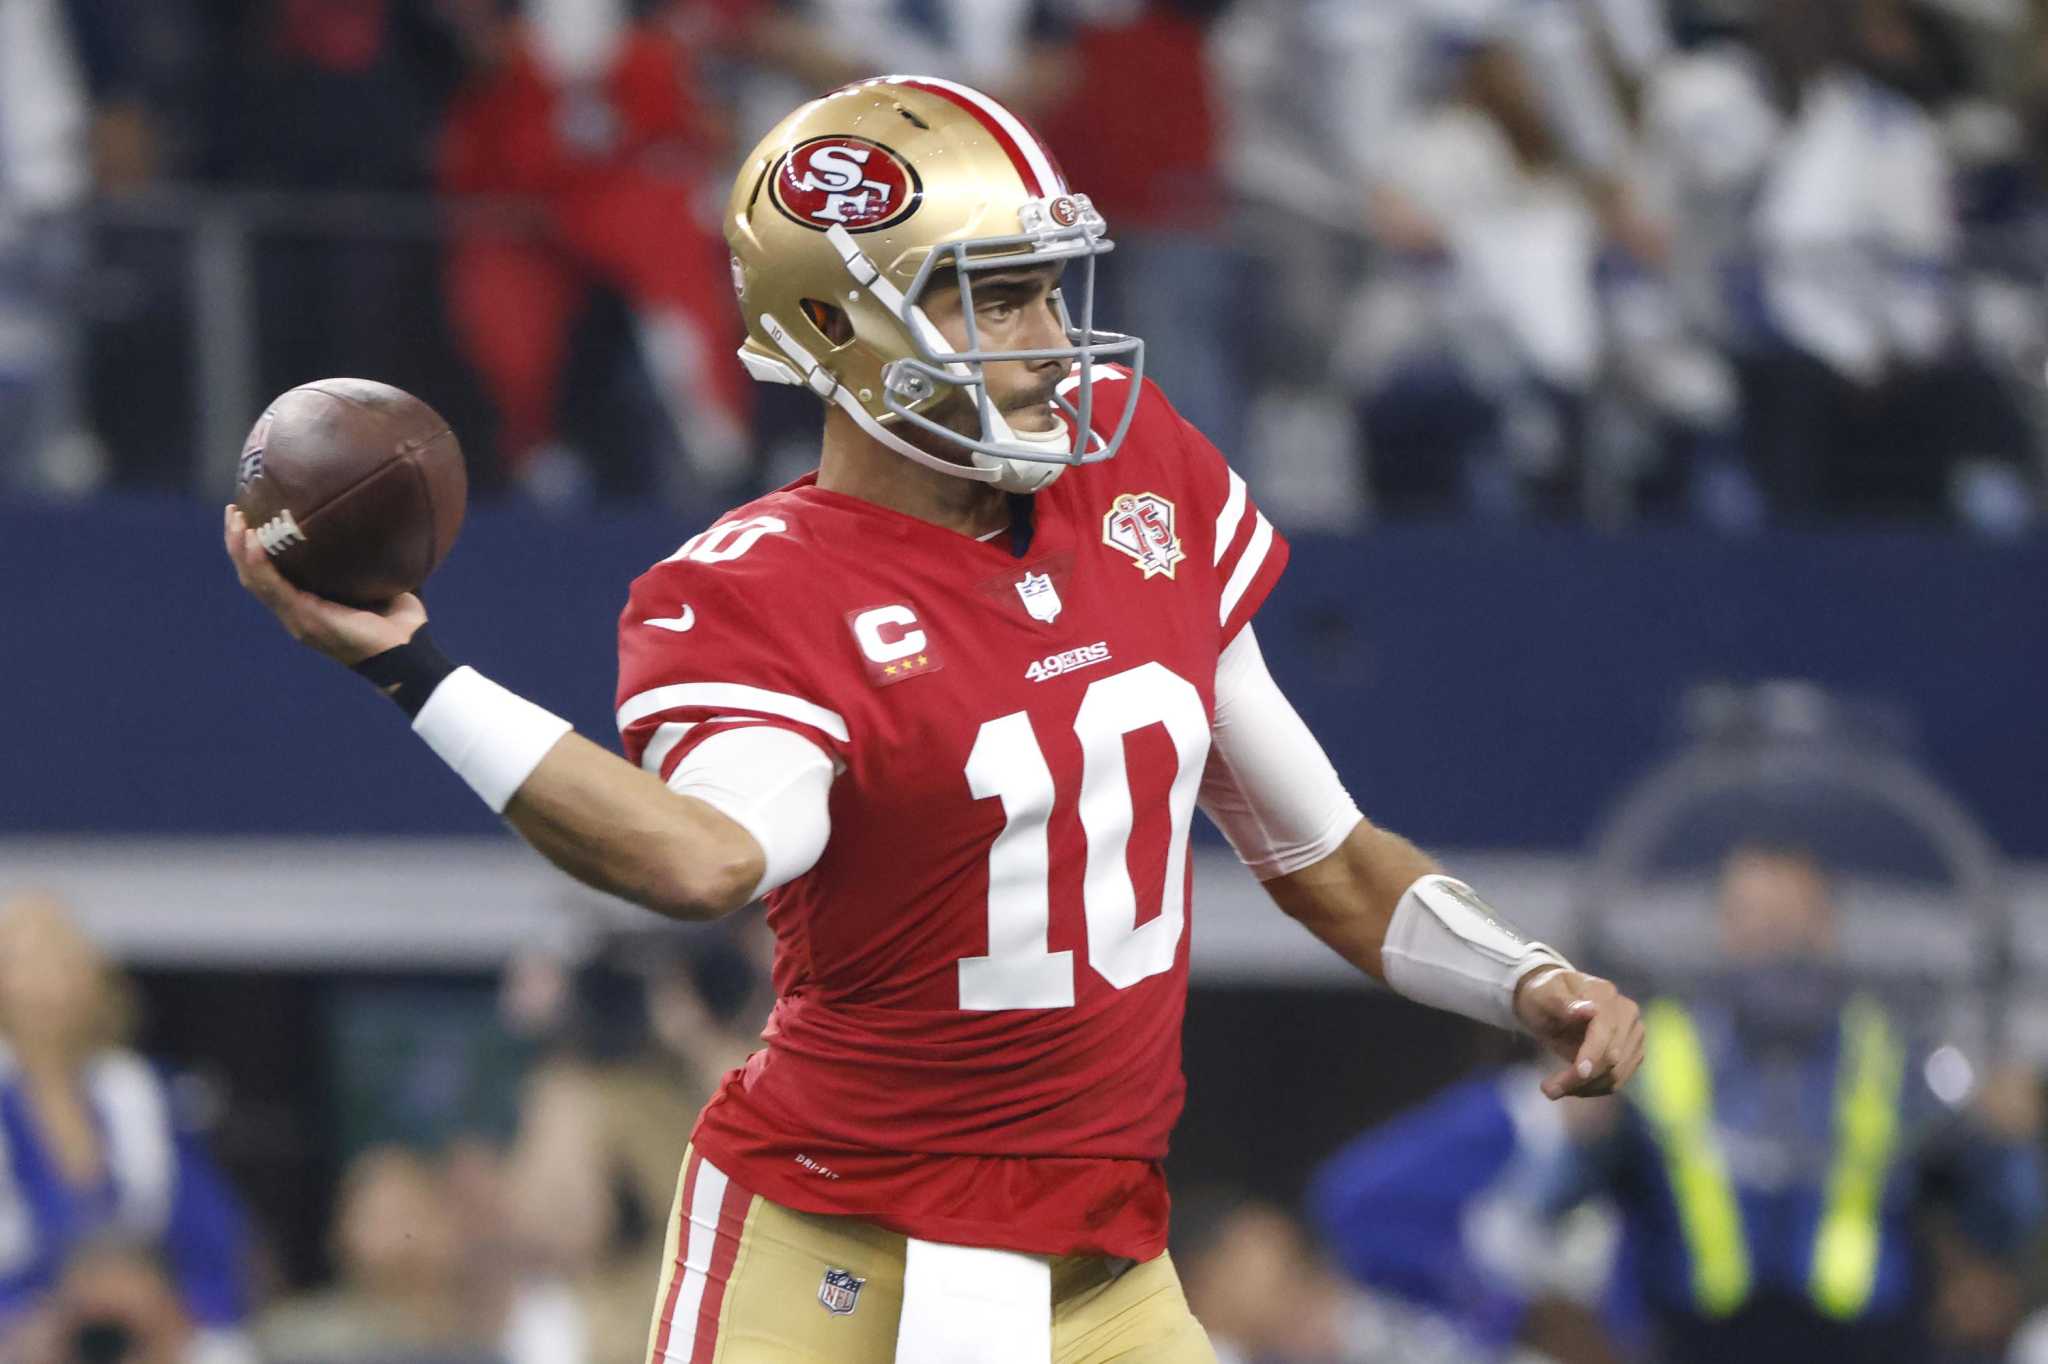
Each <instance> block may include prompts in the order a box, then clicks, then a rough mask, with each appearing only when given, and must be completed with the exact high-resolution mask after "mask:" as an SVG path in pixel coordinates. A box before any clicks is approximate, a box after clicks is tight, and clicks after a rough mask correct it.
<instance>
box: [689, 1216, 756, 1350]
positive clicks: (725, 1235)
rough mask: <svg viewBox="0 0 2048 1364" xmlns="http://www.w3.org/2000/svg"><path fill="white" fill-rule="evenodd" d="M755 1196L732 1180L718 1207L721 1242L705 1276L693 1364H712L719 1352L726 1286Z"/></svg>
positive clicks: (716, 1244)
mask: <svg viewBox="0 0 2048 1364" xmlns="http://www.w3.org/2000/svg"><path fill="white" fill-rule="evenodd" d="M753 1201H754V1196H753V1195H752V1194H750V1193H748V1192H747V1191H746V1190H745V1189H742V1188H741V1187H740V1186H739V1185H738V1184H736V1183H734V1182H733V1181H732V1180H730V1179H728V1180H727V1181H726V1184H725V1201H724V1202H723V1203H721V1204H719V1206H718V1239H717V1240H716V1241H715V1242H714V1243H713V1244H712V1247H711V1265H710V1267H709V1269H708V1270H707V1271H706V1272H705V1276H704V1277H705V1281H706V1282H705V1284H704V1301H703V1305H702V1306H701V1307H700V1308H699V1309H698V1312H697V1343H696V1347H695V1348H694V1349H692V1350H691V1351H690V1364H711V1355H712V1352H713V1351H715V1350H716V1349H717V1348H718V1314H719V1311H720V1309H722V1308H723V1307H724V1306H725V1286H726V1284H727V1282H728V1281H730V1280H731V1278H732V1267H733V1262H734V1261H736V1260H738V1259H739V1255H740V1234H741V1233H742V1232H743V1231H745V1230H746V1226H747V1208H748V1205H750V1204H751V1203H752V1202H753Z"/></svg>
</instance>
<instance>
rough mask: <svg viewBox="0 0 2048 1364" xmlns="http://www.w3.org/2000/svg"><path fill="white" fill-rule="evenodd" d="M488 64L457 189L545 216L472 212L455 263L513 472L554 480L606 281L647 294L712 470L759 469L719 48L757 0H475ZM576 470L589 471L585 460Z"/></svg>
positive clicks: (690, 434) (712, 477) (680, 433)
mask: <svg viewBox="0 0 2048 1364" xmlns="http://www.w3.org/2000/svg"><path fill="white" fill-rule="evenodd" d="M459 3H460V5H461V9H462V13H463V15H464V31H465V34H466V40H467V44H468V49H469V55H470V61H471V68H472V69H471V75H470V79H469V81H468V83H467V84H466V85H465V86H464V88H463V89H462V90H461V92H460V93H459V94H458V96H457V97H456V100H455V103H454V106H453V108H452V110H451V112H450V115H449V121H448V127H447V137H446V141H445V144H444V146H443V148H442V158H441V169H440V182H441V187H442V189H443V190H444V191H446V192H447V193H449V194H452V195H462V196H488V197H495V198H499V199H506V200H516V201H518V203H519V204H520V205H521V206H522V207H524V208H525V209H527V210H528V211H529V215H530V216H527V217H524V218H521V217H517V216H511V217H495V216H494V217H489V218H485V217H465V218H464V219H463V220H462V226H461V227H460V228H459V229H458V231H457V233H456V237H455V241H454V244H453V246H452V247H451V258H450V261H449V267H448V268H449V280H448V287H449V291H450V304H451V307H452V310H453V314H454V323H455V328H456V332H457V335H458V337H459V339H460V341H461V343H462V345H463V346H464V348H465V349H466V350H467V351H468V353H469V356H470V358H471V360H472V361H473V362H474V363H475V364H476V366H477V367H478V368H479V369H480V370H481V372H482V374H483V377H484V380H485V382H486V384H487V385H488V387H489V388H490V391H491V393H492V396H493V398H494V400H495V402H496V404H497V406H498V409H499V413H500V420H501V445H502V448H503V455H504V459H505V461H506V464H507V466H508V470H509V472H511V473H512V474H513V476H514V477H515V478H526V479H528V480H529V482H532V483H534V485H535V488H536V491H537V492H541V493H542V494H543V495H545V493H546V489H547V487H548V486H549V483H550V481H551V480H553V479H554V478H555V477H556V476H558V475H560V474H562V473H564V465H565V464H568V465H571V466H573V457H571V456H568V455H567V454H566V452H564V451H562V450H561V449H560V448H559V447H557V446H555V445H554V437H555V434H556V418H557V404H558V401H559V399H560V397H561V379H562V376H563V373H564V367H565V364H566V362H567V359H568V350H569V344H570V336H571V329H572V327H573V326H574V324H575V323H576V321H577V319H578V316H579V314H580V313H581V312H582V310H583V308H584V306H585V303H586V302H587V300H588V299H589V298H590V296H591V294H592V292H593V290H595V289H599V288H602V289H606V290H609V291H612V292H613V293H614V294H616V295H617V296H618V297H619V298H620V299H621V300H622V301H623V303H624V304H625V306H626V308H627V309H628V310H629V311H630V313H631V317H632V323H633V330H634V333H635V336H636V339H637V342H638V346H639V349H640V353H641V359H642V361H643V363H644V364H645V366H646V368H647V370H648V371H649V374H650V377H651V378H652V379H653V381H654V386H655V388H656V390H657V391H658V393H659V395H660V398H661V400H662V403H663V405H664V407H665V409H666V412H667V414H668V417H669V419H670V421H671V422H672V423H673V426H674V429H675V432H676V435H677V438H678V443H679V444H680V446H681V448H682V451H683V452H684V455H685V456H686V458H687V460H688V463H689V465H690V467H691V470H692V472H693V473H694V474H695V475H696V476H697V478H699V479H700V480H702V481H705V482H707V483H710V484H712V485H714V486H718V487H721V488H723V487H726V486H728V485H731V484H733V483H735V482H736V481H738V480H739V479H741V478H742V477H743V476H744V475H745V474H746V472H747V469H746V464H745V461H746V456H747V449H746V439H747V426H748V422H747V412H748V401H749V395H748V392H747V383H746V378H745V375H744V373H743V371H742V370H741V368H740V366H739V364H738V363H737V362H736V361H735V360H734V359H733V354H732V352H733V350H734V349H735V348H736V347H737V345H738V343H739V340H740V334H739V330H738V327H739V320H738V315H737V313H736V312H735V311H734V309H733V307H732V300H731V298H730V297H729V289H730V284H729V275H728V272H727V268H726V261H725V251H724V247H723V245H722V243H721V242H720V241H719V238H718V233H717V228H716V222H717V213H718V209H719V207H720V205H717V204H716V203H714V202H712V196H713V194H714V193H715V192H716V191H720V190H722V189H723V184H724V181H723V163H722V162H721V161H720V159H719V157H720V154H721V152H722V149H723V148H724V146H725V143H726V140H727V139H726V130H725V129H724V128H723V126H722V125H721V122H720V120H719V118H718V116H717V114H716V112H715V106H713V105H712V104H711V103H710V102H708V101H706V100H705V99H704V98H703V87H702V81H703V76H702V72H701V70H700V66H699V59H700V58H701V57H702V56H703V55H704V53H705V52H706V51H708V50H715V49H718V48H720V47H729V46H731V45H733V44H734V43H736V41H737V40H738V38H739V36H740V34H741V33H742V31H743V26H744V21H745V17H746V13H747V8H748V7H747V6H746V5H745V4H744V3H739V2H738V0H720V3H716V4H713V3H708V0H707V2H706V3H693V4H685V5H682V6H679V7H673V8H671V7H667V6H662V7H658V8H656V9H655V10H654V11H653V12H648V8H647V6H645V5H635V4H630V3H628V0H527V3H526V4H525V5H524V6H523V9H522V11H521V12H520V13H518V14H514V15H505V14H501V13H499V12H498V11H497V6H496V5H495V4H494V3H493V0H459ZM568 472H569V473H570V476H571V477H572V478H573V477H574V470H573V467H571V468H570V469H569V470H568Z"/></svg>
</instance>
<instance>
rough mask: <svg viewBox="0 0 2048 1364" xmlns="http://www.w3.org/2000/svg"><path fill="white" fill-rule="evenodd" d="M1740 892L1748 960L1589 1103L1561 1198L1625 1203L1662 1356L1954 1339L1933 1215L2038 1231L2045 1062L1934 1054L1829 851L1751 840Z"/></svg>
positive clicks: (1729, 929) (1629, 1286)
mask: <svg viewBox="0 0 2048 1364" xmlns="http://www.w3.org/2000/svg"><path fill="white" fill-rule="evenodd" d="M1719 895H1720V911H1719V912H1720V929H1721V939H1722V948H1723V952H1724V954H1725V958H1726V969H1725V971H1724V972H1723V973H1722V974H1721V975H1720V976H1719V978H1718V979H1717V980H1716V981H1715V982H1714V985H1713V988H1712V989H1711V990H1708V991H1706V992H1703V994H1702V996H1701V997H1700V998H1697V999H1688V1000H1684V1001H1680V1000H1679V999H1676V998H1665V999H1660V1000H1657V1001H1655V1002H1654V1003H1652V1004H1650V1005H1649V1006H1648V1007H1647V1008H1646V1009H1645V1011H1644V1018H1645V1021H1646V1025H1647V1030H1648V1040H1647V1045H1646V1048H1645V1053H1644V1067H1643V1078H1644V1081H1645V1083H1644V1084H1643V1085H1642V1086H1641V1087H1640V1088H1639V1090H1638V1091H1636V1092H1635V1094H1634V1095H1633V1102H1631V1103H1627V1104H1608V1103H1593V1104H1586V1105H1579V1106H1577V1108H1576V1112H1575V1115H1574V1116H1575V1118H1576V1123H1575V1125H1576V1126H1577V1127H1578V1129H1579V1131H1578V1133H1577V1136H1578V1140H1577V1142H1576V1143H1575V1144H1574V1145H1573V1146H1571V1147H1568V1148H1566V1150H1565V1151H1564V1152H1563V1153H1562V1154H1561V1156H1560V1159H1559V1161H1558V1167H1557V1169H1556V1171H1555V1173H1556V1175H1557V1176H1558V1179H1557V1182H1556V1183H1554V1184H1553V1185H1552V1186H1551V1195H1550V1197H1549V1198H1548V1199H1547V1200H1546V1201H1547V1205H1548V1206H1549V1208H1550V1209H1551V1210H1553V1211H1556V1210H1561V1209H1563V1208H1566V1207H1569V1206H1571V1205H1573V1204H1575V1203H1577V1202H1578V1201H1580V1200H1581V1199H1583V1198H1585V1197H1588V1196H1590V1195H1592V1194H1595V1193H1601V1192H1604V1193H1606V1194H1607V1195H1609V1196H1610V1197H1611V1198H1612V1199H1613V1200H1614V1202H1615V1203H1616V1205H1617V1206H1618V1208H1619V1210H1620V1213H1621V1216H1622V1222H1623V1238H1622V1242H1623V1244H1622V1255H1621V1266H1620V1274H1621V1276H1622V1280H1623V1282H1622V1284H1621V1285H1620V1286H1621V1288H1622V1289H1623V1290H1624V1291H1625V1293H1626V1294H1628V1295H1631V1296H1633V1297H1635V1298H1637V1299H1639V1300H1640V1306H1641V1308H1642V1309H1643V1311H1644V1314H1645V1316H1646V1317H1647V1321H1648V1326H1649V1332H1650V1334H1651V1336H1652V1337H1653V1340H1654V1351H1655V1353H1656V1357H1657V1358H1659V1359H1663V1360H1669V1361H1672V1364H1707V1362H1708V1361H1713V1362H1715V1364H1718V1362H1719V1361H1755V1360H1764V1359H1815V1360H1818V1359H1825V1360H1830V1361H1841V1362H1842V1364H1856V1362H1859V1361H1892V1360H1896V1361H1900V1362H1901V1364H1906V1362H1907V1361H1912V1362H1913V1364H1918V1362H1919V1361H1924V1360H1926V1359H1929V1358H1932V1357H1935V1355H1934V1347H1933V1345H1932V1344H1931V1341H1930V1338H1931V1336H1933V1335H1934V1334H1935V1333H1936V1330H1937V1328H1938V1327H1939V1326H1940V1325H1942V1323H1940V1322H1934V1321H1930V1320H1929V1319H1928V1318H1929V1313H1928V1310H1927V1303H1928V1300H1929V1298H1930V1296H1933V1297H1936V1298H1938V1297H1939V1294H1938V1292H1936V1293H1934V1294H1930V1292H1929V1288H1930V1284H1929V1280H1930V1279H1931V1278H1932V1277H1933V1275H1931V1274H1930V1273H1929V1266H1928V1262H1927V1257H1926V1256H1925V1254H1924V1245H1925V1243H1924V1242H1923V1240H1922V1238H1921V1237H1920V1236H1919V1235H1918V1233H1919V1231H1920V1229H1921V1228H1922V1227H1923V1226H1925V1225H1929V1222H1928V1219H1927V1218H1926V1216H1925V1215H1926V1214H1927V1213H1929V1212H1930V1210H1932V1209H1935V1208H1937V1207H1938V1208H1939V1210H1940V1212H1941V1218H1940V1220H1939V1221H1938V1222H1936V1223H1934V1224H1933V1225H1935V1226H1937V1227H1938V1229H1939V1230H1940V1231H1941V1232H1942V1233H1943V1235H1944V1236H1946V1237H1947V1238H1948V1239H1949V1242H1950V1243H1951V1244H1954V1245H1960V1246H1967V1247H1969V1248H1970V1249H1971V1250H1972V1252H1973V1253H1974V1254H1975V1255H1976V1256H1977V1257H1979V1258H1981V1259H1986V1260H1989V1261H1990V1262H1993V1263H1995V1262H1997V1261H1999V1260H2009V1259H2010V1257H2012V1255H2013V1254H2014V1253H2015V1252H2016V1251H2018V1250H2020V1249H2021V1248H2023V1247H2024V1246H2025V1245H2026V1244H2027V1242H2028V1240H2029V1239H2030V1238H2031V1236H2032V1234H2033V1233H2034V1231H2035V1230H2036V1229H2037V1227H2038V1226H2039V1224H2040V1221H2041V1218H2042V1212H2043V1194H2042V1177H2041V1171H2040V1168H2039V1163H2038V1154H2037V1151H2036V1149H2035V1145H2036V1142H2037V1139H2038V1133H2039V1128H2040V1117H2039V1105H2038V1103H2032V1102H2028V1101H2027V1099H2028V1096H2029V1095H2031V1093H2032V1091H2033V1079H2032V1077H2031V1076H2026V1075H2020V1074H2010V1075H2008V1074H2000V1075H1997V1076H1995V1077H1993V1079H1992V1080H1990V1081H1989V1082H1987V1083H1986V1084H1984V1085H1982V1086H1981V1087H1979V1088H1978V1089H1977V1091H1976V1096H1975V1102H1974V1103H1970V1104H1966V1103H1964V1101H1963V1090H1964V1089H1965V1088H1966V1087H1967V1084H1966V1079H1965V1077H1964V1076H1963V1075H1962V1073H1961V1070H1960V1069H1959V1068H1965V1067H1966V1065H1967V1063H1966V1062H1964V1061H1963V1060H1962V1058H1961V1057H1960V1055H1959V1054H1957V1053H1955V1052H1954V1051H1953V1050H1952V1049H1945V1050H1944V1051H1942V1052H1937V1053H1934V1054H1933V1055H1932V1057H1931V1058H1930V1056H1929V1055H1928V1054H1926V1053H1923V1052H1920V1051H1917V1050H1916V1049H1915V1047H1914V1046H1913V1044H1912V1041H1911V1039H1909V1038H1908V1037H1907V1036H1905V1035H1904V1030H1903V1028H1902V1026H1901V1024H1900V1022H1899V1021H1898V1020H1897V1019H1896V1018H1895V1017H1894V1014H1893V1011H1892V1010H1891V1009H1889V1008H1888V1007H1887V1005H1886V1003H1885V1002H1884V1001H1883V1000H1882V999H1880V998H1879V997H1877V995H1876V994H1875V993H1874V992H1872V991H1868V990H1865V989H1862V988H1860V987H1859V985H1858V982H1857V981H1856V980H1855V979H1854V977H1853V976H1852V974H1851V972H1850V971H1849V969H1848V967H1847V966H1846V965H1845V963H1844V962H1843V961H1842V959H1841V958H1840V956H1839V955H1838V953H1837V950H1836V903H1835V896H1834V891H1833V887H1832V886H1831V884H1830V882H1829V879H1828V875H1827V873H1826V871H1825V870H1824V869H1823V868H1822V867H1821V866H1820V865H1819V864H1818V863H1817V862H1816V861H1815V860H1814V858H1813V857H1812V856H1811V855H1809V854H1807V853H1805V852H1803V851H1800V850H1797V849H1791V848H1781V847H1771V846H1765V845H1760V844H1747V845H1744V846H1740V847H1738V848H1736V849H1735V850H1734V851H1733V852H1732V853H1731V854H1730V855H1729V856H1728V858H1727V859H1726V861H1725V863H1724V865H1723V867H1722V872H1721V881H1720V892H1719ZM1923 1061H1928V1062H1929V1064H1926V1065H1923V1064H1921V1063H1922V1062H1923ZM1939 1244H1941V1242H1940V1240H1939V1239H1937V1245H1939ZM1943 1258H1944V1261H1952V1260H1953V1259H1954V1256H1953V1255H1949V1256H1946V1257H1943Z"/></svg>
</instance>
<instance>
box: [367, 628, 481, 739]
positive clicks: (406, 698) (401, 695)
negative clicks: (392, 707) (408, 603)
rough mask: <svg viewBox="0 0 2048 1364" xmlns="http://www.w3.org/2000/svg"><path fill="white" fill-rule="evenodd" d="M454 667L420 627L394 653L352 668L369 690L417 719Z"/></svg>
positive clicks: (372, 656)
mask: <svg viewBox="0 0 2048 1364" xmlns="http://www.w3.org/2000/svg"><path fill="white" fill-rule="evenodd" d="M455 667H456V665H455V663H454V662H453V661H452V660H451V659H450V658H449V657H448V655H446V654H444V653H442V652H441V649H440V646H439V645H437V644H435V643H434V637H433V636H432V635H430V634H428V633H427V627H426V626H424V625H422V626H421V627H420V628H419V629H417V630H415V631H413V632H412V638H411V639H409V640H407V641H406V642H405V643H403V644H401V645H399V646H398V647H397V648H396V649H386V650H385V651H384V652H383V653H381V654H372V655H371V656H370V657H368V658H366V659H364V660H363V661H362V662H360V663H358V664H356V665H355V671H357V672H359V673H361V674H362V675H363V676H364V677H367V678H369V679H370V682H371V684H372V685H373V686H375V687H376V688H377V689H378V690H379V691H381V692H383V693H384V694H385V695H386V696H388V697H390V698H391V699H392V700H394V701H396V702H397V703H398V708H399V709H400V710H402V711H404V712H405V713H406V714H407V715H409V716H412V717H413V718H414V719H418V718H419V713H420V707H422V706H424V705H426V704H427V698H428V697H430V696H432V695H433V694H434V688H436V687H438V686H440V685H441V683H442V682H444V681H446V680H447V677H448V674H450V673H452V672H454V671H455Z"/></svg>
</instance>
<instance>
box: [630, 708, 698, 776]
mask: <svg viewBox="0 0 2048 1364" xmlns="http://www.w3.org/2000/svg"><path fill="white" fill-rule="evenodd" d="M700 723H702V722H701V721H695V720H691V721H684V720H671V721H669V722H668V723H667V724H665V725H657V726H656V727H655V730H654V733H653V734H651V735H649V736H648V738H647V747H646V748H645V749H644V750H642V751H641V754H640V766H641V767H642V768H644V769H645V770H647V771H649V772H652V773H653V774H654V775H655V776H657V777H658V776H660V775H661V765H662V764H663V763H665V762H667V761H668V755H669V754H670V753H671V752H673V751H674V750H675V746H676V745H677V744H679V743H681V742H682V741H683V736H684V735H686V734H688V733H689V732H690V731H691V730H693V729H695V728H696V727H697V726H698V725H699V724H700Z"/></svg>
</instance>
